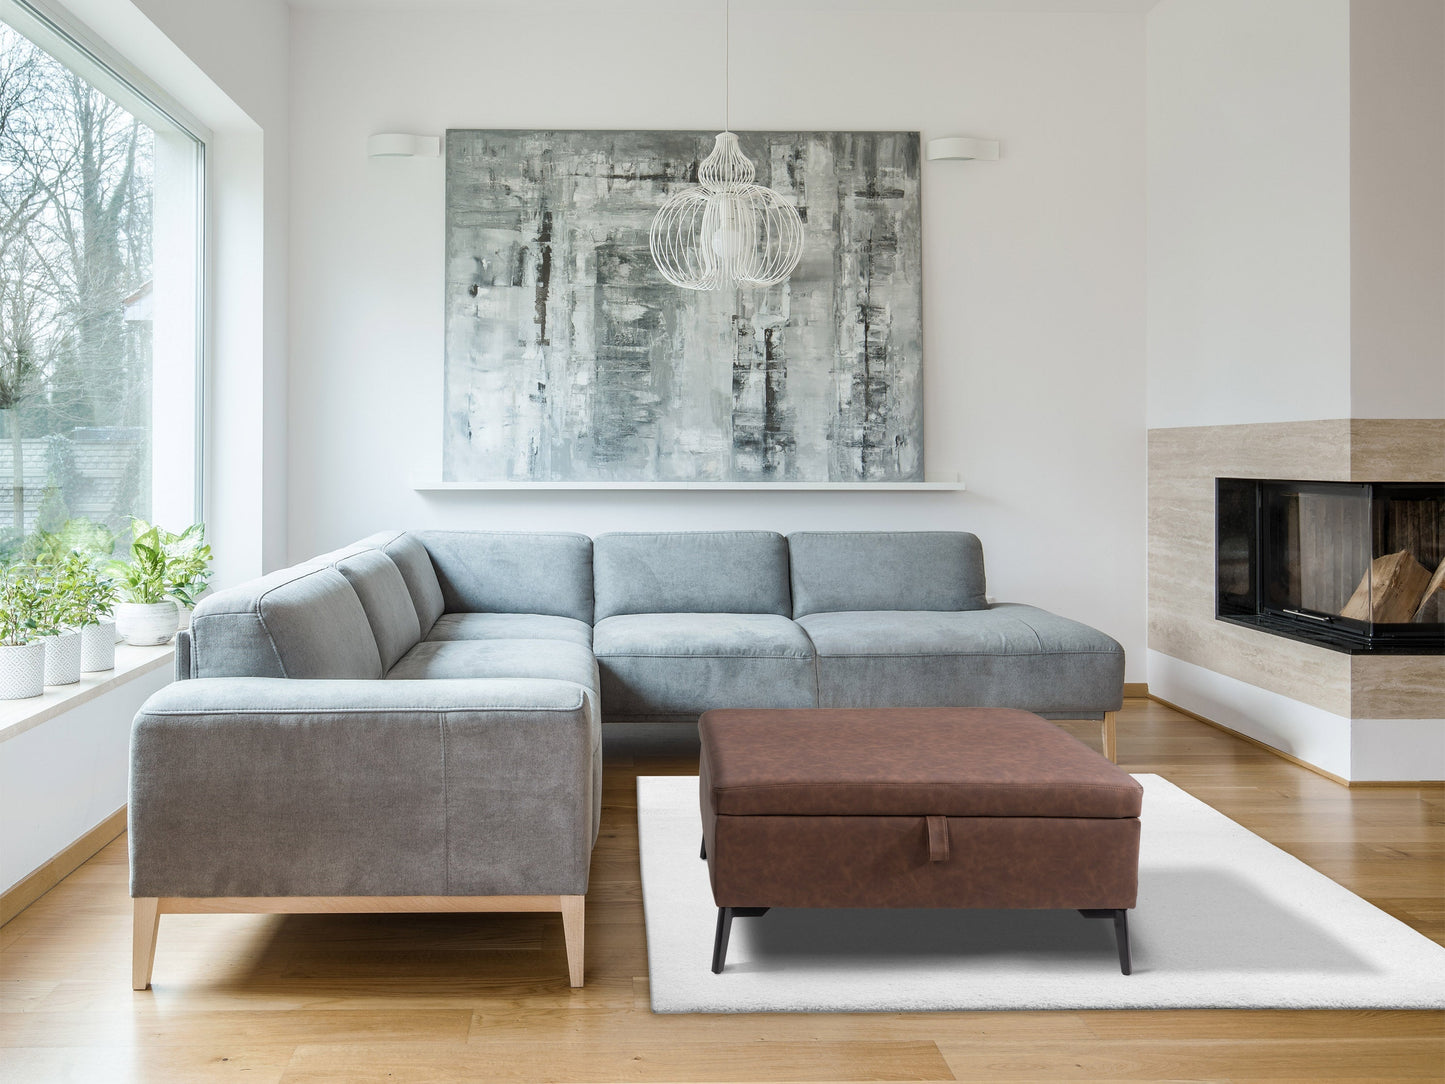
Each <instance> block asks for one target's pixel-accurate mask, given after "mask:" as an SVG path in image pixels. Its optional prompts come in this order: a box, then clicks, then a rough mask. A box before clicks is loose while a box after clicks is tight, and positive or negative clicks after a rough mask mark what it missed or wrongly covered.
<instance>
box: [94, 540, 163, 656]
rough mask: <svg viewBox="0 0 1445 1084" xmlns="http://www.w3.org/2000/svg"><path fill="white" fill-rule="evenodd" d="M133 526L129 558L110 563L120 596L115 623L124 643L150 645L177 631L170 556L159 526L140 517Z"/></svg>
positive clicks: (157, 643)
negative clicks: (171, 584)
mask: <svg viewBox="0 0 1445 1084" xmlns="http://www.w3.org/2000/svg"><path fill="white" fill-rule="evenodd" d="M135 526H136V528H137V533H136V535H135V536H134V537H133V538H132V539H131V544H130V560H129V561H115V562H112V563H111V566H110V569H111V572H112V573H113V574H114V575H115V578H116V581H117V583H118V585H119V588H120V596H121V600H122V601H121V602H120V604H119V605H118V606H116V608H115V625H116V629H117V631H119V632H120V634H121V636H122V637H123V638H124V640H125V642H126V643H128V644H137V645H139V646H142V647H153V646H156V645H159V644H164V643H167V642H168V641H169V640H170V638H171V637H172V636H174V635H175V634H176V603H175V600H174V599H173V598H171V593H170V579H169V577H168V575H167V571H168V566H169V559H168V558H167V556H166V550H165V546H164V544H163V543H162V541H161V536H160V528H158V527H153V526H150V525H148V524H146V523H144V522H142V521H140V520H137V521H136V522H135Z"/></svg>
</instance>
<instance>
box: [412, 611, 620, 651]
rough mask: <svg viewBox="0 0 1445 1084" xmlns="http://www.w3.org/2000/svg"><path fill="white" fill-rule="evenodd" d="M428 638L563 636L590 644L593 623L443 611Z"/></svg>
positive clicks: (530, 615) (577, 642)
mask: <svg viewBox="0 0 1445 1084" xmlns="http://www.w3.org/2000/svg"><path fill="white" fill-rule="evenodd" d="M426 638H427V639H428V640H566V641H567V642H568V643H569V644H581V645H582V646H583V647H589V648H590V647H591V646H592V626H591V625H589V624H588V623H587V622H586V621H578V620H576V619H575V618H571V617H548V616H546V615H545V614H443V615H442V616H441V617H440V618H438V619H437V623H436V624H435V625H433V626H432V630H431V632H430V633H428V634H427V637H426Z"/></svg>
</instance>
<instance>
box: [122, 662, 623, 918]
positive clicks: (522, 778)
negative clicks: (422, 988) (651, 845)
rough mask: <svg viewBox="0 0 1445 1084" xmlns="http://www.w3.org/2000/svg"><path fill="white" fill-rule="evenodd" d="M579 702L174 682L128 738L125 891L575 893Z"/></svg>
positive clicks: (415, 689)
mask: <svg viewBox="0 0 1445 1084" xmlns="http://www.w3.org/2000/svg"><path fill="white" fill-rule="evenodd" d="M588 699H589V694H587V693H586V692H584V690H582V689H581V688H580V687H578V686H577V685H575V684H572V683H569V682H554V681H537V680H532V681H527V680H518V681H422V682H390V681H295V680H292V681H278V680H274V679H264V678H226V679H216V680H205V679H200V680H195V681H186V682H179V683H176V684H173V685H170V686H168V687H167V688H165V689H163V690H161V691H160V692H159V693H157V694H156V695H155V696H153V697H152V698H151V699H150V700H149V701H147V703H146V705H145V707H144V708H143V709H142V710H141V713H140V714H139V715H138V716H137V717H136V721H135V725H134V729H133V731H132V746H131V780H130V810H129V816H130V851H131V894H132V895H133V896H331V895H336V896H353V895H360V896H365V895H406V896H410V895H430V894H436V895H497V894H518V895H533V894H553V893H556V894H566V895H573V894H581V893H583V892H585V891H586V889H587V873H588V865H589V861H590V854H591V847H592V843H593V840H594V839H595V837H596V825H597V813H596V810H597V808H598V803H599V801H600V792H599V791H598V789H597V787H596V782H595V781H596V779H597V775H596V772H595V770H594V769H595V767H596V766H597V765H598V764H599V763H600V761H599V760H598V758H597V749H598V736H599V735H598V729H597V724H596V719H595V712H594V711H593V710H592V708H591V706H590V705H589V704H588V702H587V701H588Z"/></svg>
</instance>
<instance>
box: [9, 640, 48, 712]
mask: <svg viewBox="0 0 1445 1084" xmlns="http://www.w3.org/2000/svg"><path fill="white" fill-rule="evenodd" d="M44 691H45V642H44V641H43V640H31V641H30V642H29V643H28V644H21V645H20V646H19V647H8V646H0V700H24V699H25V698H26V697H31V696H39V695H40V694H41V693H43V692H44Z"/></svg>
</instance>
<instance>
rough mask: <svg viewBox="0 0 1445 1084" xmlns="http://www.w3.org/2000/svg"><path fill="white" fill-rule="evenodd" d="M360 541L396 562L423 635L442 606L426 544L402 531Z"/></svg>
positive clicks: (438, 587)
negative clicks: (409, 594)
mask: <svg viewBox="0 0 1445 1084" xmlns="http://www.w3.org/2000/svg"><path fill="white" fill-rule="evenodd" d="M361 541H362V544H364V545H370V546H374V547H376V548H377V549H379V550H381V551H382V552H383V553H385V554H386V555H387V556H388V557H390V558H391V559H392V561H394V562H395V563H396V567H397V571H398V572H400V573H401V578H402V579H403V580H405V581H406V589H407V590H408V591H410V592H411V603H412V605H413V606H414V607H416V617H417V621H418V622H419V623H420V624H421V634H422V635H423V636H425V635H426V634H427V633H428V632H430V631H431V627H432V626H433V625H435V624H436V620H437V618H438V617H440V616H441V615H442V609H443V604H442V588H441V584H440V583H438V582H437V574H436V569H434V568H432V563H431V556H430V555H429V554H428V553H427V551H426V547H425V546H423V545H422V544H421V542H420V540H418V539H417V537H416V536H415V535H413V534H409V533H407V532H406V531H383V532H381V533H380V534H374V535H372V536H371V537H370V538H363V539H362V540H361Z"/></svg>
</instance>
